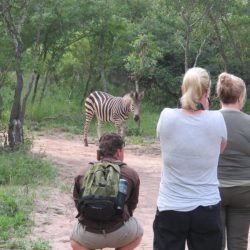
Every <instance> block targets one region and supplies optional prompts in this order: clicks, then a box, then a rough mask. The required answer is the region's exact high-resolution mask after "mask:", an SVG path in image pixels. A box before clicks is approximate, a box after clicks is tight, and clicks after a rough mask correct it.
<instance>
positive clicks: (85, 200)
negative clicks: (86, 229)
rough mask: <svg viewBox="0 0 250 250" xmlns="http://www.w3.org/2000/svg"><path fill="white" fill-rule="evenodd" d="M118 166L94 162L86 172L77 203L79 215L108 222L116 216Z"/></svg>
mask: <svg viewBox="0 0 250 250" xmlns="http://www.w3.org/2000/svg"><path fill="white" fill-rule="evenodd" d="M119 180H120V166H119V165H117V164H113V163H109V162H96V163H94V164H93V165H92V166H91V167H90V169H89V170H88V171H87V172H86V174H85V177H84V183H83V187H82V192H81V197H80V200H79V203H78V212H79V215H83V216H84V218H86V219H89V220H95V221H109V220H112V218H114V216H115V215H117V212H118V211H117V204H116V202H117V195H118V189H119Z"/></svg>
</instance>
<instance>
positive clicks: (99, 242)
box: [70, 217, 143, 249]
mask: <svg viewBox="0 0 250 250" xmlns="http://www.w3.org/2000/svg"><path fill="white" fill-rule="evenodd" d="M142 235H143V228H142V226H141V225H140V224H139V222H138V221H137V220H136V219H135V218H134V217H130V219H129V220H128V221H126V222H125V223H124V225H123V226H122V227H120V228H119V229H117V230H116V231H114V232H111V233H107V234H95V233H91V232H88V231H86V230H85V229H84V227H83V226H82V225H81V224H80V223H79V222H77V223H76V224H75V226H74V228H73V232H72V234H71V237H70V239H71V240H74V241H76V242H78V243H79V244H81V245H83V246H85V247H87V248H89V249H99V248H105V247H108V248H118V247H122V246H125V245H127V244H129V243H130V242H132V241H134V240H135V239H137V238H139V237H141V236H142Z"/></svg>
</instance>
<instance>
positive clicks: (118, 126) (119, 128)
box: [115, 122, 124, 138]
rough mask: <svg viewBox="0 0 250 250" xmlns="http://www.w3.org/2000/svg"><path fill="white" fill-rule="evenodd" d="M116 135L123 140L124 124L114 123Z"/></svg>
mask: <svg viewBox="0 0 250 250" xmlns="http://www.w3.org/2000/svg"><path fill="white" fill-rule="evenodd" d="M115 127H116V131H117V134H118V135H120V136H122V137H123V138H124V122H117V123H115Z"/></svg>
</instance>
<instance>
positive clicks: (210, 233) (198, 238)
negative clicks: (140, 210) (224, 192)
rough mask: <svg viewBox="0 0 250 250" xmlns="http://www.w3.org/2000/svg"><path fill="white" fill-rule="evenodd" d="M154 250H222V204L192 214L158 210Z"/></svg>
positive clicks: (155, 223)
mask: <svg viewBox="0 0 250 250" xmlns="http://www.w3.org/2000/svg"><path fill="white" fill-rule="evenodd" d="M153 229H154V243H153V244H154V248H153V249H154V250H184V249H185V243H186V242H187V245H188V249H189V250H211V249H212V250H221V247H222V223H221V218H220V203H218V204H216V205H213V206H206V207H204V206H199V207H197V208H196V209H194V210H192V211H188V212H177V211H173V210H168V211H162V212H159V211H158V210H157V212H156V215H155V220H154V223H153Z"/></svg>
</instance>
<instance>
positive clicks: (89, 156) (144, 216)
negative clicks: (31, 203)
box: [31, 133, 161, 250]
mask: <svg viewBox="0 0 250 250" xmlns="http://www.w3.org/2000/svg"><path fill="white" fill-rule="evenodd" d="M90 142H91V140H90ZM32 150H33V152H34V153H42V154H45V155H46V156H47V157H48V158H49V159H51V160H52V161H53V162H54V163H56V166H57V169H58V173H59V177H58V179H57V185H56V186H55V187H50V188H45V190H43V192H42V193H41V196H40V198H39V199H37V201H36V209H35V213H34V215H33V216H34V220H35V228H34V232H33V234H32V235H31V239H38V238H40V239H44V240H47V241H49V242H50V244H51V246H52V249H53V250H69V249H71V248H70V243H69V235H70V233H71V230H72V226H73V224H74V223H75V221H76V219H75V215H76V210H75V207H74V204H73V200H72V196H71V193H72V188H73V179H74V177H75V176H76V175H77V174H78V173H79V172H80V170H81V169H82V168H84V167H86V166H87V163H88V162H89V161H91V160H95V158H96V150H97V146H96V144H95V143H93V142H92V143H90V144H89V147H84V145H83V142H82V138H81V137H77V136H74V137H72V136H67V135H66V134H62V133H55V134H53V135H45V134H37V135H36V136H35V140H34V143H33V149H32ZM125 162H126V163H127V164H128V165H129V166H131V167H132V168H134V169H135V170H136V171H137V172H138V173H139V175H140V179H141V189H140V200H139V204H138V208H137V210H136V212H135V216H136V217H137V218H138V219H139V221H140V222H141V223H142V225H143V227H144V237H143V239H142V242H141V245H140V246H139V247H138V248H137V249H141V250H144V249H152V241H153V231H152V223H153V220H154V214H155V207H156V198H157V193H158V187H159V180H160V166H161V157H160V149H159V145H158V143H157V142H153V143H152V144H150V145H149V146H137V145H126V148H125Z"/></svg>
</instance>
